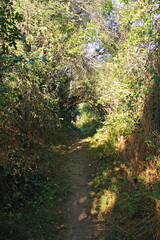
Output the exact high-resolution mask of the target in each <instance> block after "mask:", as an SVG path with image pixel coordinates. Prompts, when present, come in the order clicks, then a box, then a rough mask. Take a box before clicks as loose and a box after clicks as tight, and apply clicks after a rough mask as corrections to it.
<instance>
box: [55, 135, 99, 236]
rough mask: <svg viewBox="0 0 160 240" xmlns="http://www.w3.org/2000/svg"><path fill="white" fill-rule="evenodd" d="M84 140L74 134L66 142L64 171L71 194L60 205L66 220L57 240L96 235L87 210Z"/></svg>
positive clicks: (88, 191) (88, 171) (88, 178)
mask: <svg viewBox="0 0 160 240" xmlns="http://www.w3.org/2000/svg"><path fill="white" fill-rule="evenodd" d="M85 144H86V143H85V140H83V139H81V138H78V137H74V138H73V140H72V143H71V144H70V146H69V151H68V156H67V157H68V161H67V162H66V165H65V166H64V168H65V170H64V175H65V178H66V180H67V181H69V183H70V186H71V191H72V192H71V195H70V197H69V199H68V200H67V201H66V203H65V204H64V207H63V211H64V213H65V214H66V215H67V223H66V226H65V228H64V229H63V230H61V232H60V235H59V240H89V239H92V240H93V239H94V240H95V239H97V238H96V236H95V235H96V234H95V229H94V220H93V219H92V216H91V214H90V209H91V188H92V184H93V182H92V178H91V175H92V172H93V169H94V167H93V165H94V164H93V162H92V160H91V159H90V157H89V153H88V152H87V150H86V148H85Z"/></svg>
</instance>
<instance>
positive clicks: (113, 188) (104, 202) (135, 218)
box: [88, 131, 160, 240]
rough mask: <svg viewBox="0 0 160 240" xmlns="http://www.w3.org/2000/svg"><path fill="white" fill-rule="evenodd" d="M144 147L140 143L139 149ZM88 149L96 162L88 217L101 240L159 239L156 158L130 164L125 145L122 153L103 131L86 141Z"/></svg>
mask: <svg viewBox="0 0 160 240" xmlns="http://www.w3.org/2000/svg"><path fill="white" fill-rule="evenodd" d="M136 140H137V141H138V135H137V136H136ZM131 144H132V148H134V145H133V142H132V143H131ZM144 144H145V141H144V143H143V142H142V139H141V147H142V148H143V145H144ZM88 148H89V150H90V152H91V156H92V157H93V158H96V159H97V172H96V174H95V176H94V190H93V199H94V200H93V203H92V209H91V213H92V215H95V216H96V218H97V219H98V221H99V225H98V229H99V230H101V233H102V234H101V235H102V236H101V240H102V239H103V240H106V239H107V240H111V239H112V240H113V239H114V240H122V239H123V240H134V239H139V240H143V239H144V240H150V239H160V235H159V226H160V225H159V224H160V221H159V216H160V215H159V214H160V187H159V182H160V175H159V171H158V166H159V160H158V158H157V157H156V156H155V155H153V154H152V155H151V154H150V155H148V156H147V157H145V162H143V164H142V162H141V164H140V160H139V162H136V160H135V159H134V161H132V164H131V159H129V158H128V159H127V157H131V156H129V155H127V145H126V147H125V150H124V149H123V150H122V149H121V148H120V140H117V138H116V137H115V138H113V137H112V138H109V137H108V138H106V135H105V136H104V134H102V131H101V133H97V134H95V135H94V137H92V138H88ZM124 151H125V154H124ZM148 151H149V150H148ZM147 154H148V153H147ZM139 157H140V155H139ZM133 162H134V164H133ZM138 164H140V165H141V168H137V165H138ZM102 229H103V231H102Z"/></svg>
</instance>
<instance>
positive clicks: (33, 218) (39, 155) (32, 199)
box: [0, 136, 68, 240]
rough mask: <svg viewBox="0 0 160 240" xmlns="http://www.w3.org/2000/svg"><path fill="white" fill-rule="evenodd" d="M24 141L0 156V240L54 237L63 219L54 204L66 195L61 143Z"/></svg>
mask: <svg viewBox="0 0 160 240" xmlns="http://www.w3.org/2000/svg"><path fill="white" fill-rule="evenodd" d="M20 137H21V138H22V139H23V140H24V136H20ZM22 142H23V141H22ZM24 142H25V143H24ZM24 142H23V143H22V144H21V147H20V145H18V148H16V147H15V145H14V147H13V145H12V146H10V149H9V151H8V153H7V155H3V154H2V155H1V162H0V173H1V183H0V189H1V197H0V203H1V211H0V228H1V232H0V239H2V240H14V239H17V240H23V239H24V240H25V239H26V240H33V239H34V240H36V239H37V240H40V239H48V240H49V239H56V238H57V234H58V229H59V228H60V225H61V224H62V222H63V220H64V219H63V218H64V216H63V215H62V214H61V213H60V212H59V210H58V208H59V207H58V206H59V205H60V204H61V202H62V201H63V199H64V197H65V196H66V195H67V194H68V188H67V185H66V183H65V181H64V180H63V179H62V178H61V166H62V163H63V161H64V160H65V157H64V155H63V154H64V148H63V144H58V145H52V144H50V143H48V144H43V142H40V141H39V142H37V143H34V144H33V142H31V141H30V140H29V139H27V138H25V141H24ZM26 142H27V144H28V146H25V147H24V144H26Z"/></svg>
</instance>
